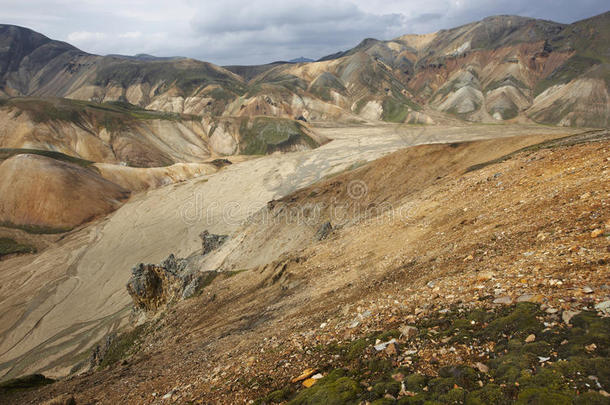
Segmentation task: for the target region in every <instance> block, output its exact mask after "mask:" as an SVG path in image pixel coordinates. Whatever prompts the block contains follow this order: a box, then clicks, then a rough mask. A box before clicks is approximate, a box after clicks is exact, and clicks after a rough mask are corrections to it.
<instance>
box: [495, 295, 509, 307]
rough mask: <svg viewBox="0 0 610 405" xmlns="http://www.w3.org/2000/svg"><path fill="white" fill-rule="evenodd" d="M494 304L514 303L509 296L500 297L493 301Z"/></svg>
mask: <svg viewBox="0 0 610 405" xmlns="http://www.w3.org/2000/svg"><path fill="white" fill-rule="evenodd" d="M493 303H494V304H502V305H510V304H512V303H513V299H512V298H511V297H509V296H504V297H498V298H496V299H495V300H494V301H493Z"/></svg>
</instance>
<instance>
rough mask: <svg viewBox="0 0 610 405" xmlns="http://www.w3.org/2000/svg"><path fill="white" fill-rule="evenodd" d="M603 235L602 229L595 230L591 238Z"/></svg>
mask: <svg viewBox="0 0 610 405" xmlns="http://www.w3.org/2000/svg"><path fill="white" fill-rule="evenodd" d="M602 233H604V231H602V230H601V229H599V228H598V229H595V230H594V231H593V232H591V237H592V238H597V237H598V236H601V234H602Z"/></svg>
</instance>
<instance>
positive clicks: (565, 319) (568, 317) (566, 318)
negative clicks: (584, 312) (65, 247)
mask: <svg viewBox="0 0 610 405" xmlns="http://www.w3.org/2000/svg"><path fill="white" fill-rule="evenodd" d="M578 314H580V311H569V310H566V311H563V312H562V313H561V320H562V321H563V322H565V323H566V325H569V324H570V320H571V319H572V318H573V317H575V316H576V315H578Z"/></svg>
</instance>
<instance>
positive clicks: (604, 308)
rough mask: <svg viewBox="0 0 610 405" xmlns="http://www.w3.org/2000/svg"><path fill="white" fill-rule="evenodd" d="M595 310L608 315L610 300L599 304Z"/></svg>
mask: <svg viewBox="0 0 610 405" xmlns="http://www.w3.org/2000/svg"><path fill="white" fill-rule="evenodd" d="M595 309H597V310H598V311H601V312H603V313H605V314H609V315H610V300H608V301H604V302H600V303H599V304H597V305H595Z"/></svg>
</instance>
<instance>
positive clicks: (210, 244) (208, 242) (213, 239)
mask: <svg viewBox="0 0 610 405" xmlns="http://www.w3.org/2000/svg"><path fill="white" fill-rule="evenodd" d="M199 237H200V238H201V247H202V250H203V252H202V254H203V255H207V254H208V253H210V252H211V251H212V250H215V249H218V248H219V247H220V246H221V245H222V244H223V243H225V241H226V240H227V238H228V237H229V236H228V235H215V234H213V233H209V232H208V231H203V232H202V233H201V234H200V235H199Z"/></svg>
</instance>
